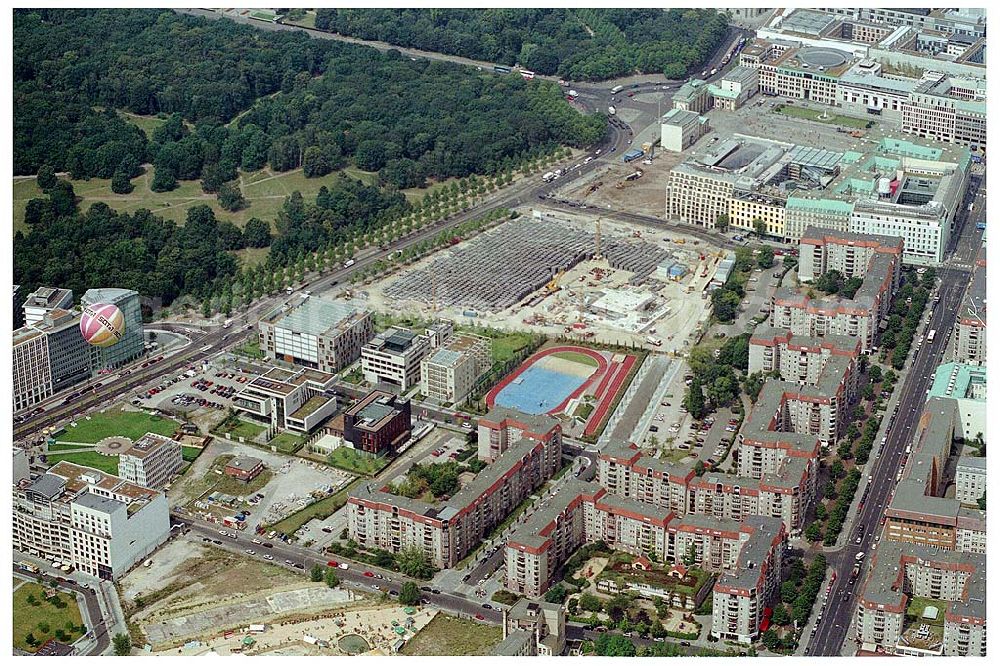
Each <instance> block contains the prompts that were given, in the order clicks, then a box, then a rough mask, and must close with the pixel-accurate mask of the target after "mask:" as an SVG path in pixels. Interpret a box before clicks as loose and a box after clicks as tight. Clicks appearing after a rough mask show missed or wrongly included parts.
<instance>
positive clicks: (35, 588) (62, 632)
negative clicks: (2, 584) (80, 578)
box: [13, 583, 86, 653]
mask: <svg viewBox="0 0 1000 666" xmlns="http://www.w3.org/2000/svg"><path fill="white" fill-rule="evenodd" d="M13 596H14V599H13V606H14V613H13V615H14V618H13V619H14V647H15V648H18V649H21V650H25V651H27V652H31V653H34V652H35V651H36V650H37V649H38V648H39V647H41V645H42V644H43V643H45V641H47V640H49V639H50V638H55V639H56V640H58V641H60V642H63V643H72V642H73V641H75V640H76V639H78V638H80V636H82V635H83V634H84V632H86V627H85V626H84V625H83V619H82V618H81V617H80V607H79V605H77V603H76V598H75V597H74V596H73V595H71V594H69V593H67V592H59V593H58V594H56V596H55V597H53V598H52V599H51V600H50V599H46V598H45V588H44V587H42V586H41V585H39V584H38V583H25V584H24V585H22V586H21V587H20V588H18V589H17V590H15V591H14V595H13ZM29 597H31V602H29V600H28V598H29ZM32 602H33V603H32ZM29 634H31V636H32V637H33V638H34V639H35V640H34V641H33V645H29V644H28V642H27V640H26V639H27V637H28V635H29Z"/></svg>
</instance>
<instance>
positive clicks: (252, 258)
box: [233, 247, 271, 268]
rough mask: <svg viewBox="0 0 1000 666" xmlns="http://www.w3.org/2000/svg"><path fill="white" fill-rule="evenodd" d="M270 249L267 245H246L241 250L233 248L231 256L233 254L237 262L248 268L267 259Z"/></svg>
mask: <svg viewBox="0 0 1000 666" xmlns="http://www.w3.org/2000/svg"><path fill="white" fill-rule="evenodd" d="M270 251H271V248H267V247H246V248H243V249H242V250H233V256H235V257H236V258H237V259H238V260H239V262H240V263H241V264H242V265H244V266H248V267H250V268H253V267H254V266H257V265H258V264H262V263H264V262H265V261H266V260H267V254H268V252H270Z"/></svg>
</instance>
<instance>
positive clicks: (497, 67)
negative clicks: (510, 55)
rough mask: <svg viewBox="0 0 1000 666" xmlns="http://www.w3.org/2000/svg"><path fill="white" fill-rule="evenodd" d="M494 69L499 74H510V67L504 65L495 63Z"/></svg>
mask: <svg viewBox="0 0 1000 666" xmlns="http://www.w3.org/2000/svg"><path fill="white" fill-rule="evenodd" d="M493 71H494V72H496V73H497V74H510V67H505V66H504V65H493Z"/></svg>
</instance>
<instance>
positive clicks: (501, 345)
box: [490, 333, 531, 363]
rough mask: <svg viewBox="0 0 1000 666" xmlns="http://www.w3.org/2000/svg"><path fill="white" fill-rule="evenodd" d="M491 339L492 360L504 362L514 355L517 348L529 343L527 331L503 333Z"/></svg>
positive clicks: (529, 338)
mask: <svg viewBox="0 0 1000 666" xmlns="http://www.w3.org/2000/svg"><path fill="white" fill-rule="evenodd" d="M490 337H491V338H492V339H493V362H494V363H504V362H506V361H509V360H510V359H512V358H513V357H514V354H516V353H517V352H518V351H519V350H521V349H523V348H524V347H527V346H528V345H529V344H531V335H530V334H528V333H503V334H501V335H498V336H496V337H493V336H490Z"/></svg>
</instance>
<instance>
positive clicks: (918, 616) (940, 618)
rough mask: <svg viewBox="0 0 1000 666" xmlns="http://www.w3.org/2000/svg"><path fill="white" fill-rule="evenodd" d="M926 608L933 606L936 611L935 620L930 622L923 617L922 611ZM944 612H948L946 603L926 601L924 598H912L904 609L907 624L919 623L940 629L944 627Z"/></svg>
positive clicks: (932, 600) (934, 600)
mask: <svg viewBox="0 0 1000 666" xmlns="http://www.w3.org/2000/svg"><path fill="white" fill-rule="evenodd" d="M928 606H934V607H935V608H937V609H938V614H937V618H935V619H933V620H930V619H926V618H924V617H923V614H924V609H925V608H927V607H928ZM946 610H948V603H947V602H946V601H938V600H936V599H928V598H926V597H913V598H912V599H910V603H909V605H908V606H907V607H906V619H907V620H908V621H909V622H919V623H922V624H927V625H931V626H938V627H941V626H944V612H945V611H946Z"/></svg>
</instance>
